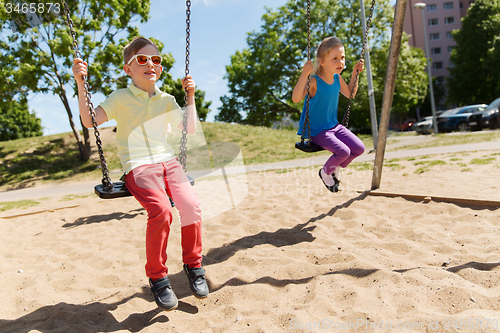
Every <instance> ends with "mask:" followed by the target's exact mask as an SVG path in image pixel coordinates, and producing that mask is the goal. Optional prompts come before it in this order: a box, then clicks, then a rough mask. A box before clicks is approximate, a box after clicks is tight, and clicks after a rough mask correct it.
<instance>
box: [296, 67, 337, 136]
mask: <svg viewBox="0 0 500 333" xmlns="http://www.w3.org/2000/svg"><path fill="white" fill-rule="evenodd" d="M312 77H314V78H316V86H317V89H316V95H314V97H313V98H311V99H310V100H309V124H310V125H309V127H310V129H311V136H316V135H318V134H319V132H321V131H323V130H328V129H330V128H333V127H334V126H336V125H337V124H338V123H339V122H338V120H337V113H338V108H339V93H340V80H339V75H338V74H335V75H334V80H333V84H328V83H326V82H325V81H323V80H322V79H321V78H320V77H319V76H317V75H313V76H312ZM306 104H307V95H306V100H305V101H304V107H303V108H302V114H301V115H300V122H299V131H298V132H297V135H302V131H303V126H304V120H305V117H306ZM304 137H305V138H306V139H307V133H304Z"/></svg>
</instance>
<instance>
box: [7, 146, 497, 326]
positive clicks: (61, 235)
mask: <svg viewBox="0 0 500 333" xmlns="http://www.w3.org/2000/svg"><path fill="white" fill-rule="evenodd" d="M488 159H489V160H488ZM481 160H482V161H489V163H488V164H475V163H477V162H480V161H481ZM436 161H442V162H436ZM368 164H369V163H368ZM419 168H422V169H419ZM499 168H500V154H499V152H498V151H477V152H468V153H455V154H443V155H432V156H418V157H414V158H405V159H400V160H392V161H390V160H388V161H386V167H385V168H384V171H383V175H382V184H381V190H383V191H387V192H397V193H411V194H421V195H426V196H431V197H432V196H450V197H462V198H470V199H480V200H489V201H492V200H497V201H499V202H500V191H499V188H500V177H499V176H498V175H499V171H500V170H499ZM318 169H319V168H318V167H314V168H295V169H284V170H278V171H268V172H258V173H249V174H247V175H244V174H243V175H239V176H232V177H229V180H228V184H229V186H227V185H226V183H225V182H224V181H223V180H220V179H211V180H204V181H197V183H196V185H195V189H196V191H197V193H198V195H199V198H200V200H201V202H202V207H203V213H204V216H205V219H204V225H203V230H204V234H203V242H204V250H203V255H204V260H203V265H204V268H205V269H206V271H207V274H206V276H207V280H208V282H209V286H210V289H211V293H210V295H209V297H208V298H206V299H205V300H198V299H196V298H194V297H193V296H192V295H191V293H190V291H189V287H188V285H187V278H186V276H185V274H184V272H183V271H182V262H181V248H180V225H179V221H178V218H177V217H176V220H175V221H174V223H173V227H172V231H171V234H170V242H169V247H168V255H169V259H168V266H169V269H170V273H171V275H170V279H171V282H172V284H173V287H174V290H175V292H176V294H177V296H178V298H179V307H178V309H177V310H175V311H172V312H163V311H160V310H159V309H158V308H157V307H156V305H155V303H154V301H153V297H152V294H151V293H150V291H149V288H148V286H147V278H146V276H145V273H144V264H145V246H144V238H145V227H146V213H145V211H144V210H143V209H142V208H141V207H140V205H139V204H138V203H137V202H136V201H135V199H133V198H130V197H129V198H122V199H114V200H101V199H99V198H97V197H95V196H94V195H93V194H90V193H89V194H88V195H84V196H81V197H73V198H72V200H64V198H63V197H61V196H59V197H57V196H56V197H51V198H48V199H45V200H42V201H41V204H40V205H38V206H36V207H30V208H27V209H15V210H8V211H4V212H2V213H0V244H1V246H0V258H1V261H0V262H1V264H0V295H2V301H1V302H0V332H2V333H4V332H43V333H48V332H337V331H343V332H379V331H383V332H401V331H404V332H457V331H465V332H498V331H500V267H499V266H500V258H499V253H500V240H499V236H500V208H499V207H500V204H499V207H484V206H479V205H476V206H473V205H462V204H454V203H442V202H435V201H432V200H431V201H430V202H424V201H421V200H408V199H404V198H401V197H396V198H387V197H379V196H371V195H367V194H366V193H363V191H366V190H369V189H370V187H371V179H372V171H371V170H363V165H362V164H361V163H358V164H354V165H353V167H351V168H347V169H345V170H342V173H341V176H340V179H341V181H342V183H341V192H339V193H330V192H328V191H327V189H326V188H325V186H324V185H323V184H322V183H321V181H320V180H319V178H318V175H317V172H318ZM233 205H235V207H233ZM16 215H20V216H16Z"/></svg>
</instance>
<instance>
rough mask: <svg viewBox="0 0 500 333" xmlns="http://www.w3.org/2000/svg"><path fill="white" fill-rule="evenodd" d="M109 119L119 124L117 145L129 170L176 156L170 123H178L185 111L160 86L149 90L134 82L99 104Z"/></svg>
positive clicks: (125, 168) (124, 165) (126, 171)
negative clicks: (170, 138)
mask: <svg viewBox="0 0 500 333" xmlns="http://www.w3.org/2000/svg"><path fill="white" fill-rule="evenodd" d="M99 106H101V107H102V108H103V110H104V111H105V112H106V115H107V116H108V120H110V119H115V120H116V124H117V131H116V145H117V147H118V155H119V156H120V161H121V164H122V167H123V172H124V173H125V174H127V173H129V172H130V171H131V170H132V169H135V168H137V167H139V166H141V165H144V164H152V163H159V162H166V161H168V160H171V159H172V158H174V157H175V152H174V149H173V148H172V147H171V146H170V145H169V144H168V143H167V125H168V123H171V124H172V126H177V124H179V123H180V122H181V121H182V117H183V112H182V110H181V108H180V107H179V105H178V104H177V102H176V101H175V98H174V97H173V96H172V95H169V94H167V93H165V92H162V91H161V90H160V89H159V88H158V87H155V94H154V96H153V97H151V98H150V97H149V94H148V93H147V92H146V91H144V90H141V89H139V88H137V87H136V86H135V85H134V84H133V83H131V84H130V85H129V86H128V88H125V89H119V90H116V91H114V92H113V93H111V95H109V97H108V98H107V99H106V100H105V101H104V102H102V103H101V104H99Z"/></svg>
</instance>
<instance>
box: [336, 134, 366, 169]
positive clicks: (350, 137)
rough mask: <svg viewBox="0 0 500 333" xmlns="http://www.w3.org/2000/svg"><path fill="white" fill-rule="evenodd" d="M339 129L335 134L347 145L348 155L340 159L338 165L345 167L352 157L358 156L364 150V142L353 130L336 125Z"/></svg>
mask: <svg viewBox="0 0 500 333" xmlns="http://www.w3.org/2000/svg"><path fill="white" fill-rule="evenodd" d="M337 127H339V129H338V130H337V131H336V133H335V136H336V137H337V138H338V139H339V140H341V141H342V142H343V143H344V144H345V145H346V146H347V147H349V151H350V154H349V156H348V157H347V158H346V159H345V160H344V161H342V162H341V163H340V164H339V165H340V166H341V167H342V168H345V167H347V166H348V165H349V163H351V162H352V160H353V159H355V158H356V157H358V156H360V155H361V154H363V153H364V151H365V144H364V143H363V141H361V139H360V138H358V137H357V136H356V135H355V134H354V133H353V132H351V131H349V130H348V129H347V128H346V127H345V126H344V125H340V124H339V125H338V126H337Z"/></svg>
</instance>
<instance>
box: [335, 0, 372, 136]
mask: <svg viewBox="0 0 500 333" xmlns="http://www.w3.org/2000/svg"><path fill="white" fill-rule="evenodd" d="M374 8H375V0H372V5H371V7H370V14H369V15H368V21H367V22H366V31H365V35H364V39H363V47H362V48H361V54H360V55H359V60H360V61H361V60H364V53H365V47H366V45H367V42H368V31H369V30H370V24H371V23H372V16H373V9H374ZM358 78H359V72H357V73H356V77H355V78H354V84H353V85H352V87H353V89H352V91H351V96H350V97H349V103H348V104H347V110H346V112H345V113H344V118H343V119H342V125H344V126H345V127H347V126H348V125H349V115H350V113H351V101H352V99H353V97H354V88H355V87H356V85H357V83H358Z"/></svg>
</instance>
